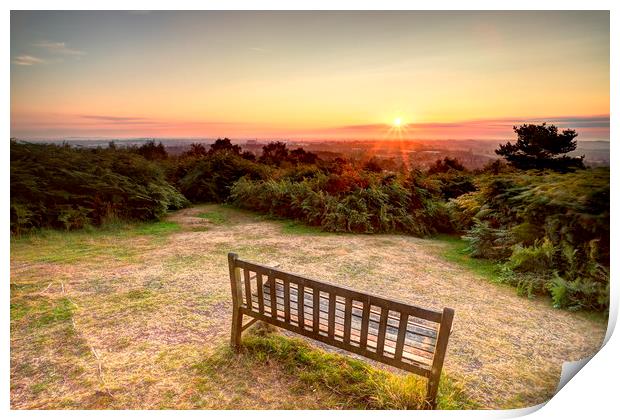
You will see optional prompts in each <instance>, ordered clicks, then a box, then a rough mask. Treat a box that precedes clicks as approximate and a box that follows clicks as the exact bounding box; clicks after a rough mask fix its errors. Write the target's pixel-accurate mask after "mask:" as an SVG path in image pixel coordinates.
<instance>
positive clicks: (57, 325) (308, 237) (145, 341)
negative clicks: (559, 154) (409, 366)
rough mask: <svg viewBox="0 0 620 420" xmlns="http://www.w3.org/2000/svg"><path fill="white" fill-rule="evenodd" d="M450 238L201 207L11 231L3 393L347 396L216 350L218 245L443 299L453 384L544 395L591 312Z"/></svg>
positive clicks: (306, 400)
mask: <svg viewBox="0 0 620 420" xmlns="http://www.w3.org/2000/svg"><path fill="white" fill-rule="evenodd" d="M453 247H454V243H453V242H452V241H446V240H441V239H418V238H414V237H411V236H404V235H393V234H389V235H388V234H378V235H353V234H331V233H323V232H319V231H316V230H313V229H311V228H307V227H302V226H299V225H296V224H293V223H292V222H280V221H273V220H268V219H266V218H264V217H261V216H257V215H255V214H253V213H248V212H242V211H239V210H233V209H230V208H228V207H223V206H217V205H207V206H195V207H191V208H188V209H184V210H180V211H177V212H175V213H172V214H171V215H170V216H169V217H168V218H167V219H166V220H165V221H163V222H157V223H147V224H138V225H119V226H117V227H107V228H105V229H101V230H95V229H91V230H82V231H75V232H60V231H45V232H44V234H37V235H35V236H24V237H22V238H19V239H18V238H14V239H12V242H11V407H12V408H31V409H34V408H117V409H118V408H140V409H151V408H178V409H183V408H308V409H309V408H351V406H350V405H348V403H347V402H346V401H345V402H343V400H342V399H339V396H338V395H336V394H334V393H332V392H329V391H328V390H325V389H322V388H321V387H313V386H309V385H308V384H307V383H301V382H299V380H298V379H297V378H296V377H294V376H293V375H291V374H290V372H289V371H288V370H286V369H285V367H284V366H282V365H280V364H278V362H277V361H274V360H272V361H271V362H270V363H267V364H265V363H259V362H252V361H251V360H248V359H244V358H230V359H228V360H226V361H225V362H222V359H221V357H220V356H218V355H221V354H222V352H224V351H225V349H226V346H227V343H228V340H229V333H230V308H231V305H230V284H229V280H228V269H227V265H226V254H227V253H228V252H230V251H234V252H237V253H238V254H239V255H240V256H241V257H242V258H244V259H248V260H254V261H257V262H261V263H269V262H274V261H276V262H278V263H280V266H281V267H282V268H283V269H284V270H287V271H292V272H297V273H300V274H303V275H306V276H309V277H314V278H320V279H324V280H326V281H329V282H333V283H337V284H341V285H346V286H351V287H354V288H357V289H361V290H366V291H372V292H374V293H376V294H379V295H384V296H386V297H392V298H398V299H400V300H404V301H408V302H410V303H412V304H416V305H421V306H426V307H430V308H441V307H443V306H449V307H452V308H454V309H455V310H456V318H455V325H454V331H453V334H452V337H451V340H450V343H449V347H448V355H447V359H446V364H445V368H444V372H445V373H446V374H447V375H449V376H450V378H453V379H454V380H455V381H457V382H458V383H460V384H462V387H463V390H464V392H465V393H466V394H467V398H469V399H471V400H472V401H474V402H475V403H476V404H479V405H480V406H482V407H486V408H508V407H511V408H516V407H524V406H530V405H534V404H537V403H541V402H543V401H545V400H547V399H548V398H549V397H550V396H551V395H552V393H553V391H554V390H555V388H556V385H557V382H558V379H559V376H560V369H561V364H562V362H563V361H566V360H577V359H581V358H584V357H587V356H590V355H592V354H593V353H595V352H596V351H597V349H598V348H599V347H600V345H601V342H602V340H603V337H604V334H605V328H606V325H605V323H604V322H603V321H602V320H601V319H600V317H593V316H589V315H587V314H585V313H571V312H568V311H564V310H557V309H554V308H553V307H552V306H551V305H550V304H549V302H548V301H547V300H545V299H542V298H540V299H538V298H537V299H527V298H524V297H519V296H517V295H516V294H515V291H514V289H513V288H511V287H508V286H502V285H498V284H492V283H490V282H489V279H488V278H485V275H484V273H483V272H482V271H480V270H472V269H470V268H467V266H465V265H461V264H457V263H455V262H454V260H455V258H449V256H450V255H451V253H452V254H453V253H454V249H453ZM313 345H314V346H317V347H318V344H316V343H313ZM330 351H332V352H335V350H330ZM218 357H220V359H218ZM214 360H219V362H213V361H214ZM369 363H371V364H372V362H369ZM375 366H377V367H380V368H381V369H385V370H388V371H392V372H394V373H396V374H398V375H402V373H400V372H398V371H397V370H395V369H392V368H389V367H385V366H382V365H375Z"/></svg>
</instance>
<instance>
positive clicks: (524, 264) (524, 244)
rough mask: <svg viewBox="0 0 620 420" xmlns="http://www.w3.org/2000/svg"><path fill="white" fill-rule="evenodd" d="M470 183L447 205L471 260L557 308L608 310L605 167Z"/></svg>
mask: <svg viewBox="0 0 620 420" xmlns="http://www.w3.org/2000/svg"><path fill="white" fill-rule="evenodd" d="M478 184H479V189H478V190H477V191H476V192H471V193H468V194H465V195H463V196H460V197H458V198H457V199H455V200H454V202H453V203H452V206H453V207H452V210H453V215H454V218H453V222H454V223H455V225H457V226H459V227H460V229H461V230H464V231H465V232H466V233H465V236H464V238H465V239H466V240H468V241H469V244H470V252H471V255H473V256H475V257H482V258H491V259H494V260H497V261H500V262H502V263H503V268H504V270H505V272H506V274H507V277H506V278H507V279H508V281H513V282H515V283H516V285H517V286H518V287H519V288H520V290H521V291H523V292H524V293H527V294H549V295H550V296H551V297H552V299H553V302H554V304H555V305H556V306H558V307H567V308H572V309H589V310H607V309H608V307H609V268H608V267H609V246H610V245H609V233H610V232H609V216H610V215H609V168H596V169H590V170H580V171H576V172H573V173H568V174H560V173H555V172H534V171H529V172H515V173H509V174H504V175H501V176H486V177H485V176H482V177H480V178H479V179H478ZM513 274H517V275H513ZM511 279H512V280H511Z"/></svg>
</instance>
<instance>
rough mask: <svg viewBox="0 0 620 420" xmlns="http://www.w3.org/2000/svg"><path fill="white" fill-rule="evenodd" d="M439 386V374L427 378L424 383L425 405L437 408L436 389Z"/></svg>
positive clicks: (432, 408)
mask: <svg viewBox="0 0 620 420" xmlns="http://www.w3.org/2000/svg"><path fill="white" fill-rule="evenodd" d="M438 388H439V375H432V374H431V376H430V378H428V383H427V385H426V401H425V403H426V406H427V408H429V409H431V410H434V409H435V408H437V390H438Z"/></svg>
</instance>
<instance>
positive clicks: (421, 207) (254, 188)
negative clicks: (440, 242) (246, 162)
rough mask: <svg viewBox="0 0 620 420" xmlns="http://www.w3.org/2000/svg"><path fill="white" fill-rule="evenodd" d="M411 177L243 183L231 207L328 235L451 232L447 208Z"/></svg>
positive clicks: (318, 176) (327, 177) (234, 192)
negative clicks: (290, 221)
mask: <svg viewBox="0 0 620 420" xmlns="http://www.w3.org/2000/svg"><path fill="white" fill-rule="evenodd" d="M418 175H419V174H417V173H415V174H412V175H411V176H410V177H408V178H404V177H403V176H395V175H389V176H384V177H382V176H380V175H377V174H370V173H366V172H364V173H357V174H354V173H350V172H346V171H345V172H343V173H342V174H340V175H338V174H334V173H332V174H329V175H326V174H323V173H312V177H311V178H303V179H302V180H301V181H295V180H294V179H295V178H293V179H292V178H291V177H288V176H283V177H281V178H280V179H273V178H272V179H268V180H257V181H256V180H255V181H252V180H250V179H248V178H242V179H240V180H239V181H238V182H236V183H235V184H234V186H233V187H232V189H231V193H230V200H231V202H232V203H233V204H234V205H236V206H238V207H242V208H245V209H250V210H254V211H259V212H261V213H266V214H270V215H272V216H277V217H285V218H291V219H295V220H299V221H302V222H304V223H306V224H309V225H312V226H320V227H321V228H323V229H324V230H326V231H330V232H359V233H377V232H404V233H409V234H413V235H418V236H424V235H429V234H432V233H436V232H440V231H446V230H449V229H450V228H451V224H450V220H449V214H448V211H447V209H446V207H445V204H444V203H443V202H442V201H441V200H440V198H439V197H437V191H435V190H432V191H431V190H428V189H426V188H425V186H424V185H423V184H422V183H420V182H419V180H418V179H417V178H416V177H417V176H418Z"/></svg>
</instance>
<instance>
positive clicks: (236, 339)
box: [230, 308, 243, 351]
mask: <svg viewBox="0 0 620 420" xmlns="http://www.w3.org/2000/svg"><path fill="white" fill-rule="evenodd" d="M242 325H243V313H241V311H240V310H239V309H238V308H234V309H233V316H232V326H231V331H230V345H231V347H232V348H233V349H234V350H235V351H239V348H240V347H241V327H242Z"/></svg>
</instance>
